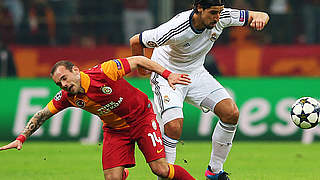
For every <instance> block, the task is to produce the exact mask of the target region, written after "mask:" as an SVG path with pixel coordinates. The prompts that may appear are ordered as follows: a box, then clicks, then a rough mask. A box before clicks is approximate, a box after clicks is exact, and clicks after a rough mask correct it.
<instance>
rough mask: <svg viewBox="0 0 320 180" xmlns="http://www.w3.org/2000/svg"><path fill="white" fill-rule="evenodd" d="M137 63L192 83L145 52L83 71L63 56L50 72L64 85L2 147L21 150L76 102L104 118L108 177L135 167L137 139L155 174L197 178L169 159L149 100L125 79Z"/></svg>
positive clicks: (171, 82) (123, 174)
mask: <svg viewBox="0 0 320 180" xmlns="http://www.w3.org/2000/svg"><path fill="white" fill-rule="evenodd" d="M137 67H143V68H146V69H148V70H150V71H153V72H156V73H158V74H160V75H162V77H164V78H165V79H167V80H168V83H169V85H170V86H171V87H172V88H173V89H175V84H183V85H187V84H189V83H190V82H191V81H190V78H189V77H188V75H187V74H176V73H171V72H170V71H168V70H166V69H165V68H163V67H162V66H160V65H159V64H157V63H155V62H153V61H151V60H149V59H148V58H146V57H143V56H134V57H129V58H124V59H113V60H110V61H107V62H104V63H102V64H99V65H97V66H95V67H93V68H91V69H89V70H86V71H80V70H79V68H78V67H77V66H75V65H73V64H72V63H71V62H69V61H59V62H57V63H56V64H55V65H54V66H53V67H52V70H51V74H50V75H51V77H52V79H53V81H54V82H55V83H56V84H57V85H58V86H59V87H60V88H61V89H62V90H61V91H59V92H58V93H57V95H56V96H55V97H54V98H53V99H52V100H51V101H50V102H49V103H48V104H47V105H46V107H45V108H43V109H42V110H40V111H39V112H37V113H36V114H35V115H34V116H33V117H32V118H31V119H30V121H29V122H28V124H27V125H26V127H25V129H24V130H23V132H22V133H21V134H20V135H19V136H18V137H17V139H16V140H15V141H13V142H11V143H10V144H8V145H5V146H3V147H1V148H0V150H6V149H11V148H17V149H18V150H20V149H21V148H22V144H23V142H24V141H25V140H26V138H28V137H29V136H31V135H32V133H34V132H35V131H36V130H37V129H38V128H39V127H40V126H41V125H42V124H43V123H44V122H45V121H46V120H47V119H49V118H50V117H51V116H52V115H54V114H56V113H58V112H59V111H61V110H63V109H65V108H67V107H78V108H81V109H84V110H86V111H88V112H90V113H92V114H95V115H97V116H99V117H100V119H101V120H102V121H103V133H104V139H103V152H102V164H103V171H104V177H105V179H108V180H122V179H126V177H127V175H128V171H127V169H125V168H128V167H133V166H135V159H134V148H135V143H134V142H137V144H138V146H139V149H140V150H141V151H142V153H143V154H144V156H145V158H146V161H147V162H148V163H149V166H150V168H151V169H152V172H153V173H154V174H156V175H158V176H160V177H163V178H168V179H176V180H181V179H184V180H189V179H194V178H193V177H192V176H191V175H190V174H189V173H188V172H187V171H186V170H185V169H183V168H182V167H180V166H177V165H171V164H168V163H167V162H166V160H165V152H164V146H163V144H162V137H161V132H160V128H159V124H158V122H157V120H156V116H155V114H154V112H153V109H152V104H151V102H150V100H149V99H148V97H147V95H146V94H144V93H143V92H141V91H140V90H138V89H137V88H134V87H133V86H132V85H130V84H129V83H128V82H127V81H126V80H124V79H123V78H122V77H123V76H124V75H125V74H127V73H129V72H131V71H132V70H135V69H136V68H137Z"/></svg>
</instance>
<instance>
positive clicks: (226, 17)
mask: <svg viewBox="0 0 320 180" xmlns="http://www.w3.org/2000/svg"><path fill="white" fill-rule="evenodd" d="M248 19H249V11H247V10H238V9H231V8H224V9H223V11H222V12H221V15H220V20H219V23H220V25H221V26H222V27H223V28H225V27H230V26H245V25H247V24H248Z"/></svg>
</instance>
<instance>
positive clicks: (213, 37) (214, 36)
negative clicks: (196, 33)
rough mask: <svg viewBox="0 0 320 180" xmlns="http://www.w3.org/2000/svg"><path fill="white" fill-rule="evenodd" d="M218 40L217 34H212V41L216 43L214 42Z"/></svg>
mask: <svg viewBox="0 0 320 180" xmlns="http://www.w3.org/2000/svg"><path fill="white" fill-rule="evenodd" d="M217 39H218V37H217V33H212V34H211V37H210V41H212V42H214V41H216V40H217Z"/></svg>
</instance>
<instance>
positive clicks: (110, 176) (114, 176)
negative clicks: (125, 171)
mask: <svg viewBox="0 0 320 180" xmlns="http://www.w3.org/2000/svg"><path fill="white" fill-rule="evenodd" d="M104 179H105V180H122V175H121V174H118V173H112V172H104Z"/></svg>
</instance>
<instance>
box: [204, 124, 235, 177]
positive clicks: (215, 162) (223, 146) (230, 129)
mask: <svg viewBox="0 0 320 180" xmlns="http://www.w3.org/2000/svg"><path fill="white" fill-rule="evenodd" d="M236 128H237V127H236V125H233V124H226V123H223V122H222V121H218V123H217V125H216V127H215V129H214V132H213V134H212V151H211V159H210V163H209V165H210V167H211V169H212V172H213V173H219V172H220V171H221V170H222V169H223V164H224V162H225V161H226V159H227V156H228V154H229V152H230V149H231V146H232V140H233V138H234V135H235V132H236Z"/></svg>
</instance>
